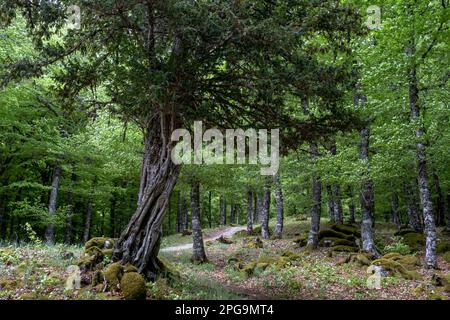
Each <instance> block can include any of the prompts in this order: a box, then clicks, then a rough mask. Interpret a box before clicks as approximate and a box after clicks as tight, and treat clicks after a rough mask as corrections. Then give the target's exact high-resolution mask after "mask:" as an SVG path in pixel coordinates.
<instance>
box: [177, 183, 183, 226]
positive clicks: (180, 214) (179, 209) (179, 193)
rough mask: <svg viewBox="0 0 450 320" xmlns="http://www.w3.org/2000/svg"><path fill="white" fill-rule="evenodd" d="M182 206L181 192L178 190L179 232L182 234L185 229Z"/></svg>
mask: <svg viewBox="0 0 450 320" xmlns="http://www.w3.org/2000/svg"><path fill="white" fill-rule="evenodd" d="M181 207H182V204H181V191H180V190H178V192H177V232H178V233H180V232H181V231H182V230H183V228H182V224H183V223H182V221H183V219H182V209H181Z"/></svg>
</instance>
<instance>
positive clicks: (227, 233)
mask: <svg viewBox="0 0 450 320" xmlns="http://www.w3.org/2000/svg"><path fill="white" fill-rule="evenodd" d="M242 230H246V227H229V228H226V229H224V230H219V231H215V232H214V233H211V234H210V235H208V236H207V237H205V238H204V239H203V241H208V240H216V239H218V238H220V237H221V236H224V237H231V236H232V235H233V234H235V233H236V232H239V231H242ZM189 249H192V243H186V244H182V245H179V246H173V247H166V248H162V249H161V250H160V252H176V251H182V250H189Z"/></svg>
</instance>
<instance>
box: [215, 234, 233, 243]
mask: <svg viewBox="0 0 450 320" xmlns="http://www.w3.org/2000/svg"><path fill="white" fill-rule="evenodd" d="M217 241H219V242H220V243H224V244H232V243H234V241H233V240H231V239H229V238H227V237H224V236H220V237H219V238H217Z"/></svg>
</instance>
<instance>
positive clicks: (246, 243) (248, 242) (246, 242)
mask: <svg viewBox="0 0 450 320" xmlns="http://www.w3.org/2000/svg"><path fill="white" fill-rule="evenodd" d="M242 246H243V247H244V248H248V249H258V248H262V247H263V246H264V244H263V242H262V240H261V239H260V238H259V237H246V238H244V239H242Z"/></svg>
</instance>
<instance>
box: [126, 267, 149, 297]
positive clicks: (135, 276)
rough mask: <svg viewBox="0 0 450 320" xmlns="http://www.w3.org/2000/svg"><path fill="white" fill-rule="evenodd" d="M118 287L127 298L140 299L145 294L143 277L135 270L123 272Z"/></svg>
mask: <svg viewBox="0 0 450 320" xmlns="http://www.w3.org/2000/svg"><path fill="white" fill-rule="evenodd" d="M120 289H121V290H122V294H123V296H124V298H125V299H127V300H142V299H145V297H146V294H147V289H146V286H145V279H144V277H143V276H141V275H140V274H139V273H137V272H128V273H125V274H124V275H123V277H122V280H121V281H120Z"/></svg>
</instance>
